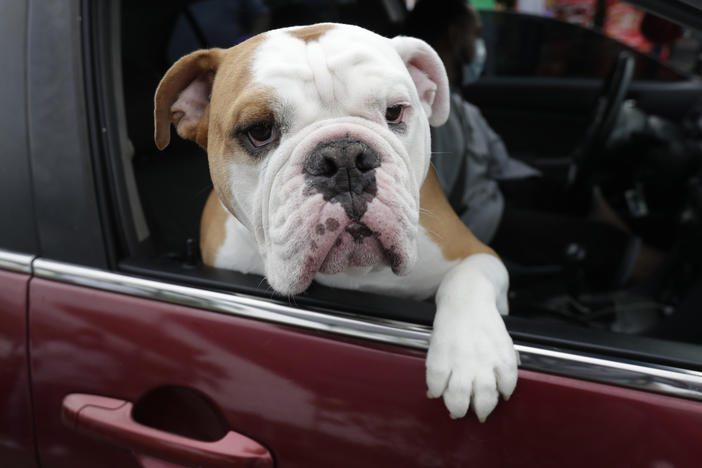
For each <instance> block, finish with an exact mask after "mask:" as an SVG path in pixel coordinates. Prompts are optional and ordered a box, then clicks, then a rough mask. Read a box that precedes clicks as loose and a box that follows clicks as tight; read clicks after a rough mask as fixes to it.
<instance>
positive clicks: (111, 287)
mask: <svg viewBox="0 0 702 468" xmlns="http://www.w3.org/2000/svg"><path fill="white" fill-rule="evenodd" d="M100 5H102V4H95V3H92V2H88V1H87V0H83V3H82V7H83V10H82V12H83V15H84V16H85V18H86V19H87V21H86V23H85V24H86V25H87V26H86V27H87V28H88V29H87V30H83V34H84V36H83V41H84V42H88V41H96V42H95V43H99V41H101V40H102V41H103V42H102V43H101V44H99V45H98V47H92V48H90V47H87V46H86V47H85V48H84V50H89V51H91V52H90V54H91V56H90V57H92V58H91V59H90V61H88V60H86V65H85V72H86V73H95V74H97V77H93V78H92V79H96V80H104V81H102V83H103V87H102V88H99V87H96V88H95V89H96V91H94V92H95V93H98V94H100V93H102V94H101V96H100V97H97V96H93V98H92V99H90V100H89V105H91V106H96V107H98V108H97V109H95V110H93V111H92V112H93V115H94V118H95V120H94V121H91V122H90V124H89V125H90V126H91V127H92V128H93V132H94V134H95V135H97V136H98V139H99V143H100V145H104V146H105V148H106V149H104V150H102V151H97V150H96V151H93V152H92V153H91V155H92V157H93V159H95V158H98V159H103V158H104V159H105V161H102V162H95V165H96V166H99V167H101V170H100V171H99V172H98V175H99V177H97V178H96V187H97V190H100V191H103V194H102V197H104V205H103V206H101V210H106V211H108V212H107V213H102V216H108V217H111V219H112V222H111V223H105V225H108V226H110V229H112V230H115V231H119V230H125V229H126V230H129V229H133V228H134V222H133V221H134V219H135V218H134V216H133V214H132V213H131V210H132V208H133V205H131V204H130V202H129V196H128V195H127V194H126V193H125V191H126V190H127V187H128V186H129V184H128V183H125V181H124V180H123V179H124V177H127V176H128V173H125V172H124V171H123V170H120V167H121V164H122V163H121V162H120V163H117V162H115V161H114V159H115V158H121V157H122V156H121V155H122V154H123V151H124V149H123V148H118V147H116V145H117V144H118V143H119V142H120V141H121V140H120V139H119V138H117V137H116V136H115V132H121V131H124V128H125V127H126V121H125V120H124V115H120V113H119V112H118V111H116V110H115V109H111V110H110V109H109V107H110V106H114V105H115V102H114V100H115V99H118V98H119V94H118V93H107V92H106V91H105V89H106V88H105V86H104V83H110V82H112V83H113V84H114V83H117V82H118V80H114V78H112V81H110V80H111V79H110V78H104V77H101V76H100V75H101V74H105V73H108V74H109V73H119V68H115V67H119V61H117V60H115V58H114V57H113V56H110V55H109V54H117V53H119V47H118V46H116V45H115V44H114V43H112V44H110V41H109V40H108V41H105V40H104V37H103V39H98V38H96V37H95V35H96V34H97V35H98V36H99V35H100V31H102V34H105V31H110V37H111V38H112V40H113V41H114V34H116V31H118V28H114V16H113V15H114V14H115V10H114V7H106V6H104V5H102V6H100ZM106 21H111V22H113V23H112V30H110V29H108V27H107V26H106V25H105V22H106ZM94 54H100V55H102V57H100V58H99V59H97V58H96V57H94ZM105 55H107V56H105ZM96 63H99V65H96ZM116 70H117V71H116ZM107 89H109V87H108V88H107ZM110 119H112V120H110ZM108 121H109V122H110V126H107V125H106V123H107V122H108ZM103 128H107V129H108V130H107V131H106V132H103V131H102V129H103ZM96 129H98V131H96ZM105 134H107V135H105ZM108 135H112V136H111V137H110V136H108ZM122 161H123V160H122ZM119 178H122V181H121V182H120V180H118V179H119ZM116 203H121V206H120V207H117V208H115V206H114V204H116ZM130 220H131V221H130ZM110 235H111V236H113V237H112V238H113V239H115V238H118V239H122V240H121V241H120V242H121V243H120V244H119V248H121V249H123V250H117V249H115V251H114V253H113V255H114V256H115V259H116V260H115V262H114V264H112V265H110V266H108V267H105V266H103V267H102V268H95V267H94V266H93V265H90V264H85V263H84V262H80V261H77V262H65V261H61V259H60V258H58V259H57V258H53V257H47V258H38V259H35V260H34V261H33V266H32V268H33V273H34V274H35V275H36V276H37V277H40V278H46V279H52V280H55V281H62V282H66V283H69V284H76V285H82V286H88V287H92V288H96V289H99V290H105V291H113V292H120V293H123V294H130V295H134V296H138V297H147V298H150V299H154V300H159V301H162V302H167V303H173V304H184V305H189V306H194V307H197V308H201V309H204V310H211V311H214V312H220V313H231V314H235V315H242V316H245V317H249V318H254V319H258V320H266V321H272V322H274V323H280V324H283V325H292V326H296V327H301V328H303V329H306V330H314V331H318V332H323V333H328V334H332V335H334V336H340V337H344V336H347V337H362V338H365V339H368V340H372V341H375V342H381V343H385V344H392V345H399V346H403V347H409V348H413V349H418V350H425V349H426V347H427V345H428V340H429V336H430V333H431V327H430V326H428V325H427V324H426V323H417V322H416V321H414V322H413V321H411V320H410V321H407V320H398V319H391V318H387V317H377V316H376V317H374V316H371V315H369V314H368V313H359V310H358V308H356V309H345V308H344V306H343V304H341V303H340V301H339V299H337V300H336V301H331V300H328V299H322V300H316V301H315V298H314V297H312V298H305V297H304V296H301V297H299V298H295V300H294V301H292V300H291V301H290V302H288V303H286V302H285V299H284V298H280V297H275V296H272V295H271V293H270V291H267V290H265V289H263V288H259V290H255V289H251V288H241V287H239V286H238V285H236V284H231V285H228V286H225V285H223V283H221V282H218V281H213V280H212V279H211V278H209V277H208V275H207V274H205V273H206V271H207V270H206V269H205V270H198V269H197V268H193V267H192V266H187V265H181V267H182V268H181V270H179V271H176V272H175V273H174V272H170V273H168V272H167V271H166V270H165V269H164V268H163V267H162V266H160V262H159V261H158V260H154V261H153V262H151V263H149V262H146V264H145V266H144V265H143V266H142V267H141V268H135V267H134V265H133V264H131V265H130V264H129V262H125V261H124V260H122V261H120V259H121V258H124V257H123V255H125V252H126V254H127V255H128V254H135V255H139V248H138V246H135V244H138V243H137V242H134V241H133V239H135V238H136V234H129V233H126V234H125V233H119V232H112V233H111V234H110ZM129 236H134V237H133V238H132V240H131V241H130V240H126V241H125V240H124V239H128V238H129ZM104 245H105V248H107V249H109V248H115V247H114V246H115V245H117V244H110V243H109V242H108V241H107V240H106V241H105V243H104ZM118 252H119V254H118ZM351 296H356V301H357V302H358V303H359V304H363V303H364V302H365V301H366V300H367V299H368V298H372V296H373V295H368V294H365V293H358V292H349V291H339V292H338V294H337V297H340V298H349V299H350V298H351ZM342 301H343V299H342ZM242 307H243V308H248V309H245V310H244V309H242ZM359 307H360V306H359ZM421 307H422V308H424V310H426V304H424V306H421ZM431 307H432V308H433V306H431ZM246 310H248V312H247V311H246ZM252 310H254V311H255V310H258V312H251V311H252ZM427 319H428V321H429V322H430V320H431V318H430V317H428V318H427ZM425 320H426V319H425ZM506 322H507V325H508V329H509V331H510V333H511V334H512V336H513V337H514V339H515V342H516V343H517V344H516V347H517V349H518V350H519V351H520V353H521V355H522V368H525V369H531V370H536V371H541V372H547V373H554V374H558V375H566V376H571V377H576V378H584V379H587V380H594V381H599V382H606V383H613V384H615V385H620V386H625V387H629V388H638V389H643V390H647V391H654V392H660V393H666V394H672V395H675V396H682V397H685V398H692V399H698V400H700V401H702V356H700V355H699V354H700V353H699V347H698V346H697V345H689V344H685V343H671V342H662V341H660V340H653V339H651V338H642V337H633V336H617V337H616V338H617V339H616V341H617V343H612V342H611V336H613V335H612V334H607V335H606V336H605V335H602V334H601V333H598V331H597V330H582V329H576V328H573V327H570V328H568V327H565V328H564V327H558V326H556V325H554V326H550V327H544V326H542V324H534V323H529V321H528V320H526V319H520V318H519V317H507V318H506ZM544 331H546V333H544ZM398 336H399V338H398ZM608 338H609V339H608ZM661 350H662V351H663V353H661V352H660V351H661Z"/></svg>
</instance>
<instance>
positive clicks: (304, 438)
mask: <svg viewBox="0 0 702 468" xmlns="http://www.w3.org/2000/svg"><path fill="white" fill-rule="evenodd" d="M30 323H31V342H32V356H31V359H32V362H31V369H32V377H33V381H34V388H35V392H34V402H35V411H36V421H37V439H38V448H39V453H40V461H41V465H42V467H43V468H59V467H62V468H63V467H66V468H68V467H70V468H82V467H91V468H92V467H96V466H100V467H120V468H129V467H137V466H141V465H140V463H139V461H138V459H139V457H137V455H135V454H133V453H131V452H130V451H129V450H126V449H123V448H120V447H117V446H113V445H110V444H107V443H104V442H100V441H99V440H96V439H93V438H91V437H88V436H86V435H83V434H80V433H78V432H75V431H73V430H71V429H69V428H67V427H66V426H65V425H64V424H62V423H61V422H60V417H59V415H60V414H61V404H62V401H63V399H64V397H65V396H66V395H68V394H71V393H87V394H93V395H101V396H107V397H112V398H119V399H124V400H128V401H131V402H136V401H138V400H139V399H140V397H142V396H143V395H144V394H146V393H147V392H149V391H150V390H153V389H154V388H157V387H161V386H165V385H175V386H182V387H188V388H192V389H195V390H197V391H199V392H202V393H203V394H204V395H206V396H207V397H209V398H210V399H211V400H212V401H213V402H214V403H215V405H216V406H217V407H218V408H219V410H220V411H221V413H222V415H223V416H224V419H225V420H226V423H227V425H228V426H229V428H228V429H230V430H234V431H237V432H239V433H242V434H245V435H247V436H248V437H250V438H252V439H254V440H256V441H257V442H259V443H260V444H262V445H263V446H265V447H266V448H268V450H269V451H270V452H271V454H272V455H273V457H274V460H275V463H276V466H281V467H301V468H302V467H304V468H311V467H325V468H327V467H338V468H343V467H353V468H358V467H370V466H378V467H407V468H409V467H427V466H429V467H431V466H479V467H483V466H539V467H548V466H554V467H563V466H568V467H591V466H661V467H662V466H675V467H696V466H699V464H700V462H699V458H700V453H702V452H701V450H700V434H701V432H700V428H701V427H702V403H699V402H693V401H687V400H683V399H677V398H672V397H667V396H663V395H657V394H653V393H646V392H641V391H636V390H630V389H626V388H620V387H614V386H608V385H603V384H597V383H591V382H586V381H580V380H575V379H570V378H565V377H559V376H552V375H546V374H541V373H535V372H529V371H524V370H522V371H521V372H520V381H519V384H518V387H517V390H516V392H515V394H514V395H513V397H512V398H511V400H510V401H509V402H506V403H505V402H501V403H500V404H499V405H498V407H497V409H496V410H495V411H494V413H493V414H492V415H491V416H490V417H489V418H488V420H487V422H486V423H484V424H481V423H479V422H478V421H477V419H476V418H475V417H474V416H472V415H469V416H468V417H466V418H464V419H461V420H451V419H450V418H449V416H448V412H447V411H446V409H445V408H444V407H443V404H442V402H440V401H436V400H429V399H427V398H426V396H425V395H426V389H425V383H424V357H425V355H424V353H422V352H418V351H413V350H410V349H405V348H400V347H393V346H387V345H379V344H374V343H372V342H369V341H364V340H356V339H349V338H341V337H338V336H335V335H326V334H321V333H313V332H309V331H306V330H302V329H297V328H292V327H287V326H281V325H276V324H271V323H266V322H261V321H256V320H251V319H245V318H241V317H236V316H233V315H226V314H221V313H215V312H210V311H204V310H199V309H194V308H188V307H183V306H176V305H172V304H167V303H162V302H158V301H155V300H147V299H142V298H136V297H132V296H127V295H120V294H115V293H109V292H103V291H98V290H93V289H89V288H84V287H78V286H73V285H68V284H62V283H56V282H52V281H48V280H44V279H34V280H33V281H32V287H31V301H30ZM174 412H177V410H176V411H174Z"/></svg>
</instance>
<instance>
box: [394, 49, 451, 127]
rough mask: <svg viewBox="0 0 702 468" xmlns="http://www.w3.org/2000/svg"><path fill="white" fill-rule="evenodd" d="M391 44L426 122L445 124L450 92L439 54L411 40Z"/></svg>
mask: <svg viewBox="0 0 702 468" xmlns="http://www.w3.org/2000/svg"><path fill="white" fill-rule="evenodd" d="M392 43H393V45H394V46H395V50H396V51H397V53H398V54H400V57H401V58H402V60H403V61H404V62H405V66H406V67H407V70H408V71H409V73H410V76H411V77H412V80H413V81H414V85H415V87H416V88H417V93H418V94H419V100H420V101H421V102H422V107H423V108H424V112H426V114H427V117H428V118H429V123H430V124H431V125H434V126H438V125H442V124H444V123H445V122H446V120H447V119H448V116H449V106H450V98H449V96H450V91H449V83H448V77H447V76H446V69H445V68H444V64H443V63H442V62H441V58H439V54H437V53H436V51H434V49H432V48H431V46H430V45H429V44H427V43H426V42H424V41H422V40H421V39H417V38H414V37H406V36H397V37H394V38H393V39H392Z"/></svg>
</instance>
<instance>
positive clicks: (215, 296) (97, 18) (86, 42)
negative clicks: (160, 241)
mask: <svg viewBox="0 0 702 468" xmlns="http://www.w3.org/2000/svg"><path fill="white" fill-rule="evenodd" d="M34 5H35V6H34V7H33V9H32V10H31V11H30V13H31V15H30V16H31V17H32V21H34V22H35V23H33V24H43V25H44V27H43V28H33V31H34V32H33V33H32V34H33V35H34V34H36V35H40V36H37V37H35V38H34V39H33V40H34V41H36V42H33V46H32V47H30V52H31V51H32V50H34V48H42V49H45V50H48V51H53V53H55V54H57V55H58V58H57V59H52V60H46V61H40V60H36V61H35V62H34V63H33V64H32V65H31V67H32V70H34V71H33V72H32V74H33V76H39V77H41V76H47V75H51V76H54V77H60V78H61V79H60V80H57V85H56V86H53V87H51V88H50V89H46V88H44V87H42V83H41V82H31V83H30V87H32V89H30V95H34V96H42V99H33V100H30V106H34V105H37V103H39V104H43V103H45V102H52V103H54V104H53V105H57V106H58V105H61V102H63V101H67V102H68V104H69V105H67V106H66V109H68V110H67V111H66V113H64V114H62V115H61V118H57V117H56V116H55V115H53V114H51V113H49V114H47V113H43V112H38V111H36V110H33V109H34V108H33V107H30V110H33V112H35V113H34V114H33V115H34V116H35V117H33V118H35V119H43V120H33V121H32V122H34V128H38V127H39V125H40V124H44V125H45V126H46V128H41V127H39V128H41V131H39V130H37V132H36V133H35V134H34V135H33V144H34V145H35V148H40V149H46V148H49V147H51V146H52V142H55V141H56V140H54V139H55V138H57V137H58V136H59V135H60V136H61V138H64V140H62V143H63V144H64V145H65V147H66V148H67V149H61V148H59V147H58V146H57V150H61V151H59V152H60V153H61V152H65V153H66V154H63V153H61V154H60V155H61V156H62V157H63V156H65V159H64V160H63V162H62V164H61V170H55V171H53V172H51V173H52V178H51V179H52V180H51V184H37V183H34V185H33V190H34V198H35V199H36V200H38V203H41V205H42V206H41V209H39V210H37V211H36V220H35V222H36V224H37V225H38V226H39V228H40V229H41V234H42V235H41V237H40V239H41V240H44V239H45V240H46V242H45V243H42V249H41V255H40V256H39V258H37V259H34V260H33V261H32V263H31V265H32V266H31V272H32V274H33V278H32V279H31V281H30V284H29V293H28V296H27V297H28V299H29V336H30V343H31V349H30V368H29V369H30V371H31V382H32V402H33V406H34V412H35V416H34V419H35V422H36V426H35V427H36V441H37V448H38V460H39V464H40V466H42V467H43V468H57V467H71V468H81V467H127V468H128V467H139V466H142V467H151V468H154V467H172V466H272V465H274V466H281V467H305V468H309V467H358V466H369V467H370V466H378V467H388V466H398V467H424V466H529V465H538V466H574V467H577V466H593V465H596V466H642V465H643V466H647V465H651V466H656V465H655V464H658V466H682V467H685V466H690V467H692V466H696V465H697V462H698V453H699V450H698V440H699V429H698V428H699V427H700V424H701V423H702V374H700V372H699V371H700V368H701V367H700V359H699V347H698V346H697V345H683V344H670V343H667V342H660V341H656V340H650V339H647V338H645V337H628V338H624V339H621V340H612V339H610V340H609V341H607V340H602V335H599V334H593V333H589V332H588V331H583V330H580V329H575V330H572V329H569V331H568V332H564V331H562V330H560V329H559V327H557V326H553V327H549V326H548V325H546V326H544V325H543V324H539V325H533V324H532V322H530V321H529V320H527V319H520V318H517V317H515V318H512V319H509V320H508V327H509V329H510V332H511V333H512V335H513V337H514V338H515V340H516V342H517V350H518V351H519V352H520V355H521V362H522V363H521V370H520V380H519V383H518V387H517V390H516V392H515V393H514V395H513V396H512V398H511V399H510V401H508V402H500V404H499V405H498V407H497V409H496V410H495V411H494V413H493V414H492V415H491V416H490V417H489V418H488V420H487V421H486V422H485V423H482V424H481V423H479V422H478V421H477V419H476V418H475V417H474V416H472V415H469V416H467V417H466V418H463V419H460V420H451V419H450V418H449V417H448V413H447V411H446V410H445V408H444V407H443V404H442V402H441V401H435V400H429V399H427V398H426V388H425V383H424V359H425V357H426V349H427V346H428V342H429V338H430V333H431V328H430V323H431V318H432V314H433V306H432V305H431V304H429V303H412V302H411V301H400V300H396V299H394V298H384V297H380V296H374V295H370V294H367V295H364V294H360V293H354V292H348V291H347V292H344V291H335V290H330V289H326V288H321V287H316V288H313V290H312V291H310V292H309V293H308V294H306V295H302V296H300V297H297V298H292V299H288V300H286V298H281V297H277V296H272V295H271V294H270V292H269V291H267V290H266V289H265V288H260V287H258V284H259V283H260V282H261V279H260V278H257V277H251V276H247V275H241V274H236V273H232V272H222V271H215V270H212V269H207V268H205V267H203V266H201V265H197V264H193V263H191V262H190V261H191V260H192V259H191V258H189V256H188V255H187V254H186V255H180V254H179V253H178V252H175V253H167V254H165V255H159V253H158V252H157V251H148V254H144V255H142V254H140V252H139V250H138V249H135V250H134V251H132V250H131V249H130V247H129V245H130V241H129V239H128V238H129V236H127V235H123V234H122V232H123V231H124V230H125V229H132V228H133V226H132V225H130V224H129V223H126V222H125V223H122V222H119V221H120V220H122V219H123V218H121V216H120V210H121V209H124V210H125V211H127V212H129V211H130V210H133V209H135V206H136V205H133V204H132V205H130V204H129V202H128V199H129V197H128V196H127V195H126V194H121V195H120V190H122V189H125V187H129V185H130V183H129V182H128V181H126V178H127V177H128V175H125V173H124V172H122V171H120V170H116V169H115V167H118V166H119V163H118V162H116V161H115V158H114V154H110V152H109V151H108V149H110V148H111V149H112V151H116V150H117V149H118V148H116V147H115V146H118V145H116V144H115V142H118V141H119V138H118V135H117V134H118V132H119V130H117V129H116V128H113V127H110V126H109V125H106V126H103V124H104V123H105V122H108V121H110V118H111V117H110V112H113V111H114V112H116V113H119V112H118V111H116V110H115V109H114V108H111V107H110V106H105V105H103V104H100V103H99V100H98V99H97V98H96V96H98V97H100V99H101V100H102V101H108V102H109V101H110V100H111V99H112V95H111V93H112V90H111V89H110V88H109V87H105V86H104V82H102V81H100V80H101V75H100V73H99V71H100V69H101V67H102V66H106V67H107V68H108V69H109V68H110V67H112V66H113V65H111V64H112V62H111V60H110V56H109V55H103V54H107V52H106V51H105V49H103V48H102V47H101V45H100V44H101V42H100V41H103V40H105V38H104V37H103V38H102V39H100V37H101V36H100V35H99V34H97V32H96V31H101V32H102V33H103V34H105V36H106V37H107V38H109V37H110V34H109V30H110V27H115V22H114V21H115V19H114V16H112V15H114V14H119V13H120V12H119V10H118V9H117V10H115V9H114V7H112V6H106V5H104V4H101V5H102V6H96V5H97V4H95V3H89V2H84V3H82V4H81V3H79V2H72V3H66V4H63V6H61V7H55V8H53V9H49V10H47V9H43V8H40V7H38V6H36V4H34ZM90 5H92V6H90ZM160 13H161V12H160V11H154V12H153V14H160ZM102 15H104V16H102ZM76 17H80V18H81V21H80V22H77V21H76V20H75V19H76ZM130 26H131V25H130ZM76 38H79V39H80V40H77V41H76V40H75V39H76ZM52 44H53V46H55V47H56V48H55V49H52ZM63 44H72V45H71V47H63ZM107 44H108V45H109V44H110V43H109V41H107ZM57 45H61V47H58V46H57ZM107 49H108V50H109V47H108V48H107ZM45 53H47V54H48V53H49V52H45ZM96 57H100V58H101V59H100V61H99V63H96V60H95V59H96ZM101 64H102V65H101ZM105 64H107V65H105ZM86 75H87V76H89V79H86ZM110 77H111V79H115V76H114V75H110ZM103 78H104V77H103ZM90 80H95V81H90ZM86 81H88V82H89V83H91V85H90V86H87V85H86ZM84 87H85V88H84ZM77 89H78V90H81V91H82V92H80V93H78V92H76V90H77ZM101 89H102V91H100V90H101ZM34 93H38V94H34ZM83 109H90V112H88V115H91V116H93V117H94V120H89V119H87V118H86V113H85V112H82V110H83ZM98 110H99V111H100V112H98ZM101 112H103V113H102V114H101ZM122 125H124V123H122ZM103 128H104V129H105V131H103V130H102V129H103ZM96 135H97V136H96ZM100 135H102V136H100ZM89 142H93V144H92V145H91V144H89ZM116 152H117V153H118V151H116ZM51 156H53V155H50V154H47V152H46V151H37V152H36V154H35V153H34V152H33V153H32V168H33V169H32V171H33V175H34V180H35V182H36V181H37V180H38V178H39V176H42V175H45V174H46V173H47V170H48V169H51V168H54V167H55V165H56V162H55V161H54V160H53V159H51ZM111 164H114V166H111ZM115 178H117V179H119V180H120V181H121V185H120V184H114V179H115ZM61 186H63V187H66V189H65V190H61V191H58V190H57V189H56V188H57V187H61ZM120 187H122V189H120ZM125 190H126V189H125ZM117 195H119V196H117ZM86 200H87V201H86ZM125 200H127V201H125ZM119 201H123V202H124V204H123V206H122V208H119V207H117V206H116V205H117V204H118V202H119ZM61 219H63V220H64V221H61ZM128 219H129V220H130V222H133V221H134V220H135V219H136V218H135V217H134V216H130V217H129V218H128ZM135 224H136V223H135ZM125 226H126V227H125ZM131 235H132V236H133V237H134V238H136V239H137V240H138V238H139V236H138V235H137V234H134V233H132V234H131ZM142 248H146V246H142ZM186 253H187V252H186ZM569 333H570V334H569ZM598 340H600V341H598ZM18 466H23V465H21V464H19V465H18Z"/></svg>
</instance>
